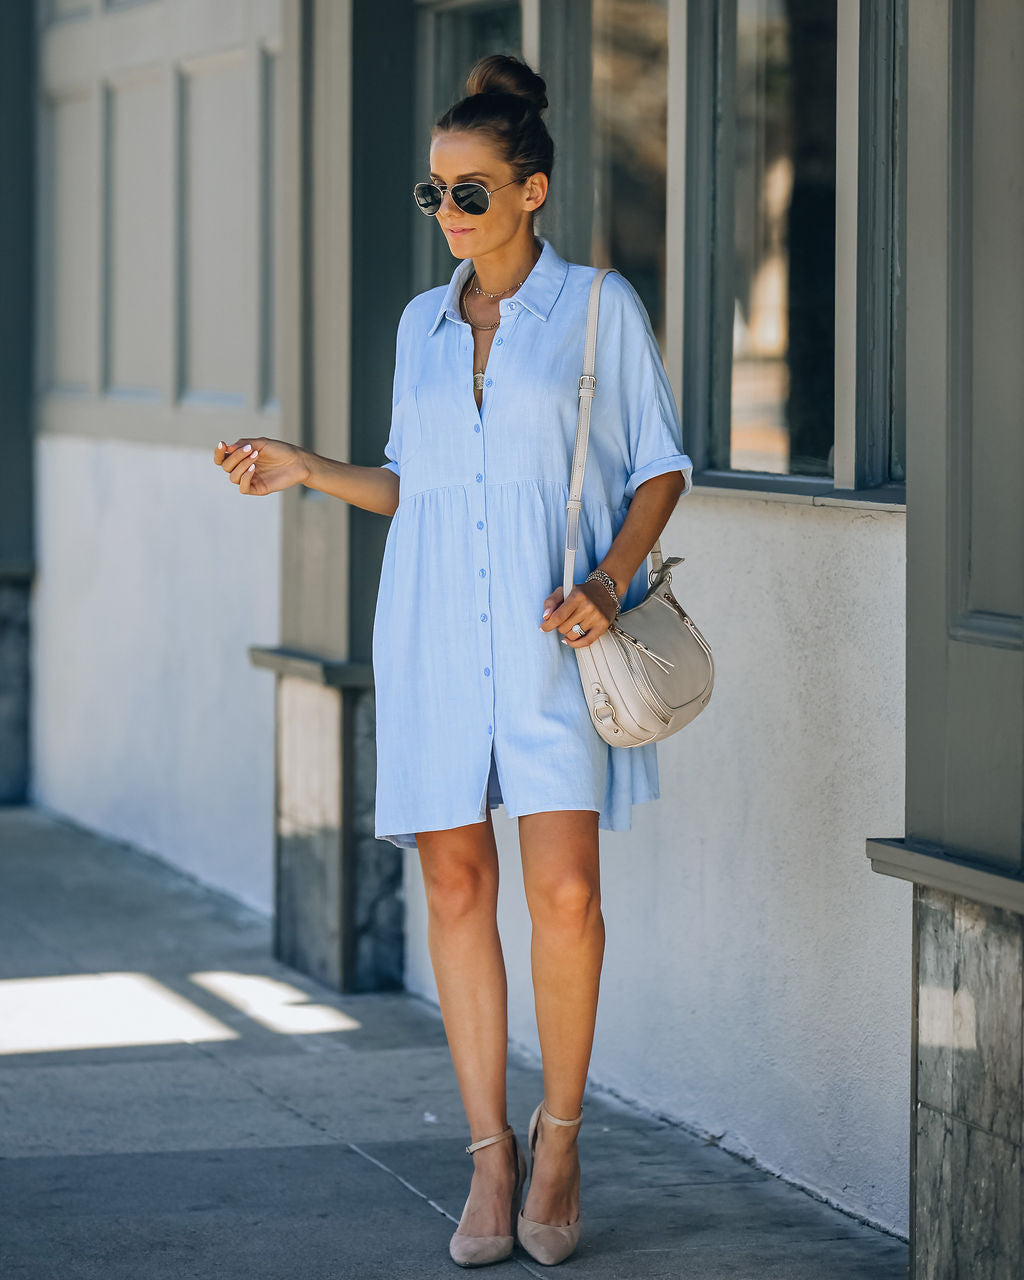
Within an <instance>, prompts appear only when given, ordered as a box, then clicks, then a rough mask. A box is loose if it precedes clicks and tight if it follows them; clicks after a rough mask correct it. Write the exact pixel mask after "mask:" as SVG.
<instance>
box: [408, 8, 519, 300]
mask: <svg viewBox="0 0 1024 1280" xmlns="http://www.w3.org/2000/svg"><path fill="white" fill-rule="evenodd" d="M521 43H522V18H521V14H520V6H519V3H518V0H481V2H479V3H475V4H462V5H458V6H455V7H449V6H447V5H441V4H438V5H433V4H431V5H424V6H423V7H422V9H421V11H420V15H419V38H418V44H419V49H420V51H421V52H424V53H425V52H426V51H428V50H433V51H434V56H433V60H432V61H431V60H429V59H419V60H418V61H417V68H418V73H419V75H420V76H421V77H422V78H421V81H420V84H419V99H420V102H421V104H423V106H425V109H426V114H427V116H428V117H429V118H423V117H422V116H421V122H420V128H419V129H418V131H417V139H418V140H422V141H418V143H417V145H418V146H420V147H421V148H422V149H421V150H420V151H419V152H418V153H417V156H416V171H415V177H414V179H413V180H414V181H415V182H420V181H422V180H424V179H425V178H426V177H427V176H428V170H429V168H430V162H429V143H428V142H427V141H426V140H427V139H428V138H429V136H430V127H431V125H432V124H433V123H434V121H435V120H436V119H437V118H438V117H439V116H441V115H443V114H444V113H445V112H446V111H447V110H448V108H449V107H450V106H451V105H452V103H453V102H457V101H458V100H459V99H460V98H461V97H462V96H463V94H464V93H465V92H466V76H467V75H468V74H469V71H470V68H471V67H472V66H473V64H474V63H475V62H476V61H477V59H479V58H482V57H484V55H485V54H488V53H510V54H512V55H513V56H515V57H517V58H521V57H522V56H523V55H522V50H521V48H520V45H521ZM422 109H423V107H421V110H422ZM411 206H412V201H411V200H410V208H411ZM410 216H411V218H412V220H413V227H414V231H413V235H414V237H415V240H416V246H417V248H416V256H417V279H418V281H419V288H421V289H429V288H430V287H431V286H433V285H439V284H447V283H448V281H449V280H450V279H451V277H452V272H453V271H454V270H455V268H456V267H457V266H458V259H457V258H456V257H455V255H454V254H453V253H452V252H451V250H450V249H449V248H448V244H447V241H446V240H445V238H444V236H443V235H442V234H441V230H440V228H439V227H438V226H436V225H435V223H434V220H433V218H424V217H423V215H422V214H421V213H417V212H415V210H413V211H412V212H411V215H410ZM424 223H426V224H428V225H425V226H424V225H421V224H424Z"/></svg>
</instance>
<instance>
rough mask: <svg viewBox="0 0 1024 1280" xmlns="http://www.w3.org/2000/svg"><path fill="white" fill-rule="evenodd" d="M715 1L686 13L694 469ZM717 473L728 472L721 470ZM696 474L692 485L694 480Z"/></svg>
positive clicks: (689, 403)
mask: <svg viewBox="0 0 1024 1280" xmlns="http://www.w3.org/2000/svg"><path fill="white" fill-rule="evenodd" d="M716 8H717V5H714V4H711V3H697V2H696V0H690V3H688V4H687V12H686V51H687V67H686V133H687V137H686V177H685V188H686V196H685V215H684V229H683V235H684V241H685V255H684V256H685V267H684V275H683V332H684V334H685V335H686V341H685V346H684V349H683V395H682V419H683V430H684V432H685V433H686V449H687V452H688V454H689V456H690V458H691V459H692V460H693V465H694V468H695V470H701V471H702V470H704V469H705V468H707V467H708V466H709V465H711V464H712V463H713V462H715V461H716V459H714V458H713V456H712V450H711V438H710V432H709V424H710V422H711V361H712V351H711V325H710V324H709V316H710V308H711V276H712V273H711V260H712V257H713V254H714V229H715V222H714V195H713V191H712V181H713V178H714V173H715V164H714V139H715V106H716V96H715V95H716V88H715V82H716V76H715V65H716V61H717V52H716V36H715V33H716V27H717V23H716V18H715V11H716ZM717 474H725V473H722V472H718V473H717ZM696 479H697V477H696V475H695V476H694V483H696Z"/></svg>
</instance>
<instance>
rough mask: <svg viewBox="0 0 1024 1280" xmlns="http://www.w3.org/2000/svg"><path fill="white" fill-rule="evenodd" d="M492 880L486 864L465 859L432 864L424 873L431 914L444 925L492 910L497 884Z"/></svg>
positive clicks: (495, 903)
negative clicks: (484, 865)
mask: <svg viewBox="0 0 1024 1280" xmlns="http://www.w3.org/2000/svg"><path fill="white" fill-rule="evenodd" d="M492 881H493V877H492V876H491V875H490V874H489V873H488V872H487V871H485V870H484V869H483V868H481V867H479V866H475V865H474V864H473V863H472V862H467V861H464V860H462V859H450V860H447V861H445V862H444V863H442V864H440V865H437V866H434V867H432V868H431V869H430V870H429V871H427V872H426V873H425V875H424V882H425V884H426V890H427V910H428V911H429V913H430V915H431V918H432V919H433V920H434V921H435V922H436V923H437V924H439V925H441V926H442V927H444V926H450V925H458V924H460V923H462V922H463V921H465V920H468V919H470V918H472V917H473V916H475V915H477V914H478V913H479V912H481V911H490V912H492V913H493V912H494V911H496V909H497V886H496V885H495V884H493V883H492Z"/></svg>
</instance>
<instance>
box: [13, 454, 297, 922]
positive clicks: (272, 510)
mask: <svg viewBox="0 0 1024 1280" xmlns="http://www.w3.org/2000/svg"><path fill="white" fill-rule="evenodd" d="M36 474H37V507H36V545H37V549H38V574H37V578H36V582H35V588H34V594H33V601H32V610H33V612H32V681H33V695H32V724H31V738H32V796H31V798H32V800H33V802H35V803H37V804H40V805H44V806H46V807H47V808H49V809H52V810H54V811H56V812H58V813H60V814H64V815H66V816H68V817H70V818H72V819H74V820H75V821H77V822H81V823H83V824H84V825H87V826H89V827H92V828H95V829H97V830H99V831H102V832H105V833H108V834H111V835H114V836H117V837H119V838H122V839H125V840H130V841H132V842H134V843H136V844H138V845H140V846H141V847H142V848H144V849H147V850H150V851H151V852H154V853H157V854H159V855H160V856H162V857H164V858H166V859H167V860H168V861H169V862H172V863H174V864H175V865H176V866H179V867H181V868H183V869H184V870H186V871H189V872H191V873H193V874H194V875H196V876H198V877H199V878H200V879H202V880H203V881H205V882H207V883H208V884H212V885H216V886H218V887H220V888H222V889H225V890H227V891H228V892H230V893H232V894H234V895H235V896H236V897H238V898H240V899H241V900H242V901H244V902H246V903H248V904H250V905H252V906H254V907H256V908H258V909H260V910H263V911H269V910H270V908H271V903H272V887H273V831H274V823H273V807H274V707H273V699H274V688H273V685H274V681H273V677H272V675H271V674H270V673H268V672H266V671H259V670H256V669H255V668H253V667H252V666H251V665H250V663H249V659H248V655H247V652H246V649H247V646H248V645H250V644H275V643H277V636H278V605H279V597H280V590H279V583H280V565H279V554H280V552H279V548H280V541H281V540H280V514H281V513H280V506H279V503H280V496H279V495H276V494H275V495H271V496H270V497H268V498H257V499H242V498H241V497H240V495H239V494H238V492H237V490H235V489H234V487H233V486H232V485H231V484H230V483H229V481H228V480H227V478H226V477H225V476H224V474H223V473H222V472H220V471H218V470H217V469H216V468H215V467H214V466H213V462H212V452H211V451H209V450H200V449H194V448H181V447H170V446H160V445H155V444H154V445H149V444H146V445H142V444H132V443H126V442H121V441H113V440H99V439H91V438H87V437H75V436H63V435H47V434H44V435H41V436H39V437H38V439H37V446H36Z"/></svg>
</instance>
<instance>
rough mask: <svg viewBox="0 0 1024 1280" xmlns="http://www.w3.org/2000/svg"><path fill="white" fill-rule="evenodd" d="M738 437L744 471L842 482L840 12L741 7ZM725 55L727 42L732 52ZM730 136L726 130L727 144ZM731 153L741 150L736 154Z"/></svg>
mask: <svg viewBox="0 0 1024 1280" xmlns="http://www.w3.org/2000/svg"><path fill="white" fill-rule="evenodd" d="M735 18H736V26H735V57H734V62H733V66H732V68H731V71H732V75H733V76H734V80H733V83H732V85H731V86H729V79H730V74H729V73H730V68H729V67H727V66H723V68H722V75H723V88H725V89H728V90H730V92H728V93H727V94H725V95H723V96H725V98H726V101H729V100H730V99H731V101H732V103H733V108H734V115H733V120H732V126H733V127H732V139H731V142H732V146H731V148H729V149H728V150H727V149H726V148H725V146H722V147H720V151H719V163H720V164H725V165H730V164H731V173H726V174H725V175H723V176H724V179H725V183H726V184H728V185H731V187H732V194H733V199H732V251H733V258H732V262H731V263H729V264H723V263H718V264H716V269H721V268H722V267H723V266H724V267H725V269H726V270H728V271H729V273H730V275H731V279H732V296H733V308H732V310H733V314H732V316H731V317H729V316H723V317H721V318H720V320H721V322H722V323H726V324H728V323H730V321H731V325H732V373H731V386H730V405H731V416H730V421H731V433H730V457H729V461H728V463H727V465H728V466H729V467H730V468H733V469H736V470H747V471H770V472H781V473H784V474H789V475H814V476H831V475H832V471H833V451H834V439H835V429H834V409H833V395H834V345H835V319H834V305H835V302H834V299H835V120H836V6H835V4H834V3H832V4H829V3H826V2H825V0H736V7H735ZM726 47H727V46H726ZM727 138H728V131H726V132H724V133H723V139H727ZM730 152H731V154H730Z"/></svg>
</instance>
